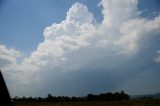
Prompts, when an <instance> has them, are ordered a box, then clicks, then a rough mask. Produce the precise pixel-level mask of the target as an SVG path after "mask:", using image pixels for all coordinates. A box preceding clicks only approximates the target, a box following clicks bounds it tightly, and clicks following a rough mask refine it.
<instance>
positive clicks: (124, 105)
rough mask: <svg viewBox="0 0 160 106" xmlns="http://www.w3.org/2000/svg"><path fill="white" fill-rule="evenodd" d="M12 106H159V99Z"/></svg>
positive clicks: (16, 105)
mask: <svg viewBox="0 0 160 106" xmlns="http://www.w3.org/2000/svg"><path fill="white" fill-rule="evenodd" d="M14 106H160V99H159V100H158V99H157V100H127V101H106V102H99V101H98V102H40V103H38V102H16V103H14Z"/></svg>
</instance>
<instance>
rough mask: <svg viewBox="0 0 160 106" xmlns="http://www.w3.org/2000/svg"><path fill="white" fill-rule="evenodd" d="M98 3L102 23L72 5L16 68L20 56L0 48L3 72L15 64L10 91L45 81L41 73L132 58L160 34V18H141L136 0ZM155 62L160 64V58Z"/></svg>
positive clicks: (81, 6)
mask: <svg viewBox="0 0 160 106" xmlns="http://www.w3.org/2000/svg"><path fill="white" fill-rule="evenodd" d="M101 3H102V6H103V10H102V13H103V18H104V19H103V21H102V23H96V21H95V18H94V17H93V14H92V13H91V12H90V11H89V10H88V9H87V6H85V5H83V4H81V3H75V4H73V5H72V7H71V8H70V9H69V11H68V12H67V16H66V19H65V20H63V21H62V22H61V23H54V24H53V25H51V26H48V27H46V28H45V30H44V33H43V34H44V41H43V42H41V43H40V44H39V45H38V47H37V50H35V51H34V52H32V53H31V55H30V56H29V57H25V58H24V59H23V60H22V62H21V63H19V64H18V63H17V62H16V61H17V58H18V56H19V55H20V53H19V52H18V51H16V50H14V49H7V48H6V47H5V46H0V50H1V51H0V63H2V65H3V66H4V70H5V67H6V69H7V66H8V64H14V65H13V66H14V67H13V69H10V73H8V74H9V75H10V76H11V78H10V79H11V80H13V81H14V84H13V85H12V86H11V88H13V89H16V88H17V87H22V89H24V87H26V86H32V84H33V83H34V81H35V82H40V81H42V80H44V79H45V78H43V77H47V76H43V75H42V74H39V73H41V72H42V71H43V70H46V72H47V73H49V72H48V70H49V71H50V70H52V71H64V70H63V67H65V72H67V71H70V70H71V69H72V70H77V71H78V70H80V69H81V67H85V65H86V64H89V65H90V64H92V63H89V61H92V62H93V61H95V62H96V61H97V59H101V58H104V57H105V58H106V60H107V59H108V58H110V56H113V57H115V55H116V56H119V58H120V57H121V56H126V57H127V56H132V55H134V54H136V53H137V52H138V51H139V49H140V48H139V47H140V45H141V42H145V41H143V39H144V38H147V37H148V36H152V34H150V33H152V32H157V33H160V32H159V29H160V16H158V17H155V19H152V20H148V19H145V18H141V17H140V16H139V14H138V13H139V11H138V7H137V5H138V0H102V2H101ZM101 51H104V52H101ZM158 53H159V52H158ZM75 54H77V55H76V57H75V56H74V55H75ZM83 54H85V55H83ZM117 54H118V55H117ZM76 59H77V60H76ZM123 59H124V58H123ZM77 61H78V62H77ZM155 61H156V62H157V63H159V62H160V58H159V57H157V58H156V59H155ZM97 64H101V63H97ZM106 64H107V63H106ZM108 64H109V62H108ZM66 65H67V67H66ZM15 66H16V67H15ZM93 66H94V65H93ZM105 67H108V66H107V65H106V66H105ZM67 68H68V69H67ZM13 72H15V73H14V74H13ZM37 73H38V74H37ZM42 73H43V72H42ZM53 76H54V75H53ZM19 85H20V86H19ZM19 89H20V88H19ZM22 91H23V90H22ZM17 94H18V93H17Z"/></svg>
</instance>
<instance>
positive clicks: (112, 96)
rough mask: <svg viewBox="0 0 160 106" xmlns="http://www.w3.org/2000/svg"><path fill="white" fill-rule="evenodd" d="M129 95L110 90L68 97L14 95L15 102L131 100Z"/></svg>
mask: <svg viewBox="0 0 160 106" xmlns="http://www.w3.org/2000/svg"><path fill="white" fill-rule="evenodd" d="M129 98H130V97H129V95H128V94H126V93H125V92H124V91H121V92H114V93H112V92H108V93H101V94H99V95H94V94H88V95H86V96H83V97H68V96H52V95H51V94H48V95H47V97H44V98H42V97H22V98H19V97H17V96H16V97H14V98H12V101H14V102H88V101H120V100H129Z"/></svg>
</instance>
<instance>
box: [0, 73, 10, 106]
mask: <svg viewBox="0 0 160 106" xmlns="http://www.w3.org/2000/svg"><path fill="white" fill-rule="evenodd" d="M0 106H13V104H12V102H11V98H10V95H9V93H8V89H7V86H6V84H5V81H4V79H3V76H2V73H1V71H0Z"/></svg>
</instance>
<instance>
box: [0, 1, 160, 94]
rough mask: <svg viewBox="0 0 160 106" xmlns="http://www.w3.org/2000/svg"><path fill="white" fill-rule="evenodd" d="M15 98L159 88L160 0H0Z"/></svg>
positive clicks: (0, 46)
mask: <svg viewBox="0 0 160 106" xmlns="http://www.w3.org/2000/svg"><path fill="white" fill-rule="evenodd" d="M0 23H1V24H0V69H1V70H2V73H3V76H4V78H5V81H6V84H7V87H8V89H9V92H10V95H11V97H15V96H19V97H21V96H26V97H28V96H38V97H43V96H45V95H46V94H48V93H51V94H54V95H59V96H61V95H66V96H71V95H77V96H81V95H85V94H87V93H93V94H94V93H95V94H96V93H97V94H98V93H103V92H106V91H108V92H114V91H121V90H124V91H125V92H127V93H128V94H130V95H137V94H138V95H139V94H140V95H145V94H154V93H160V77H159V75H160V71H159V70H160V1H159V0H151V1H148V0H69V1H66V0H54V1H53V0H45V1H44V0H34V1H33V0H27V1H26V0H11V1H10V0H0Z"/></svg>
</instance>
